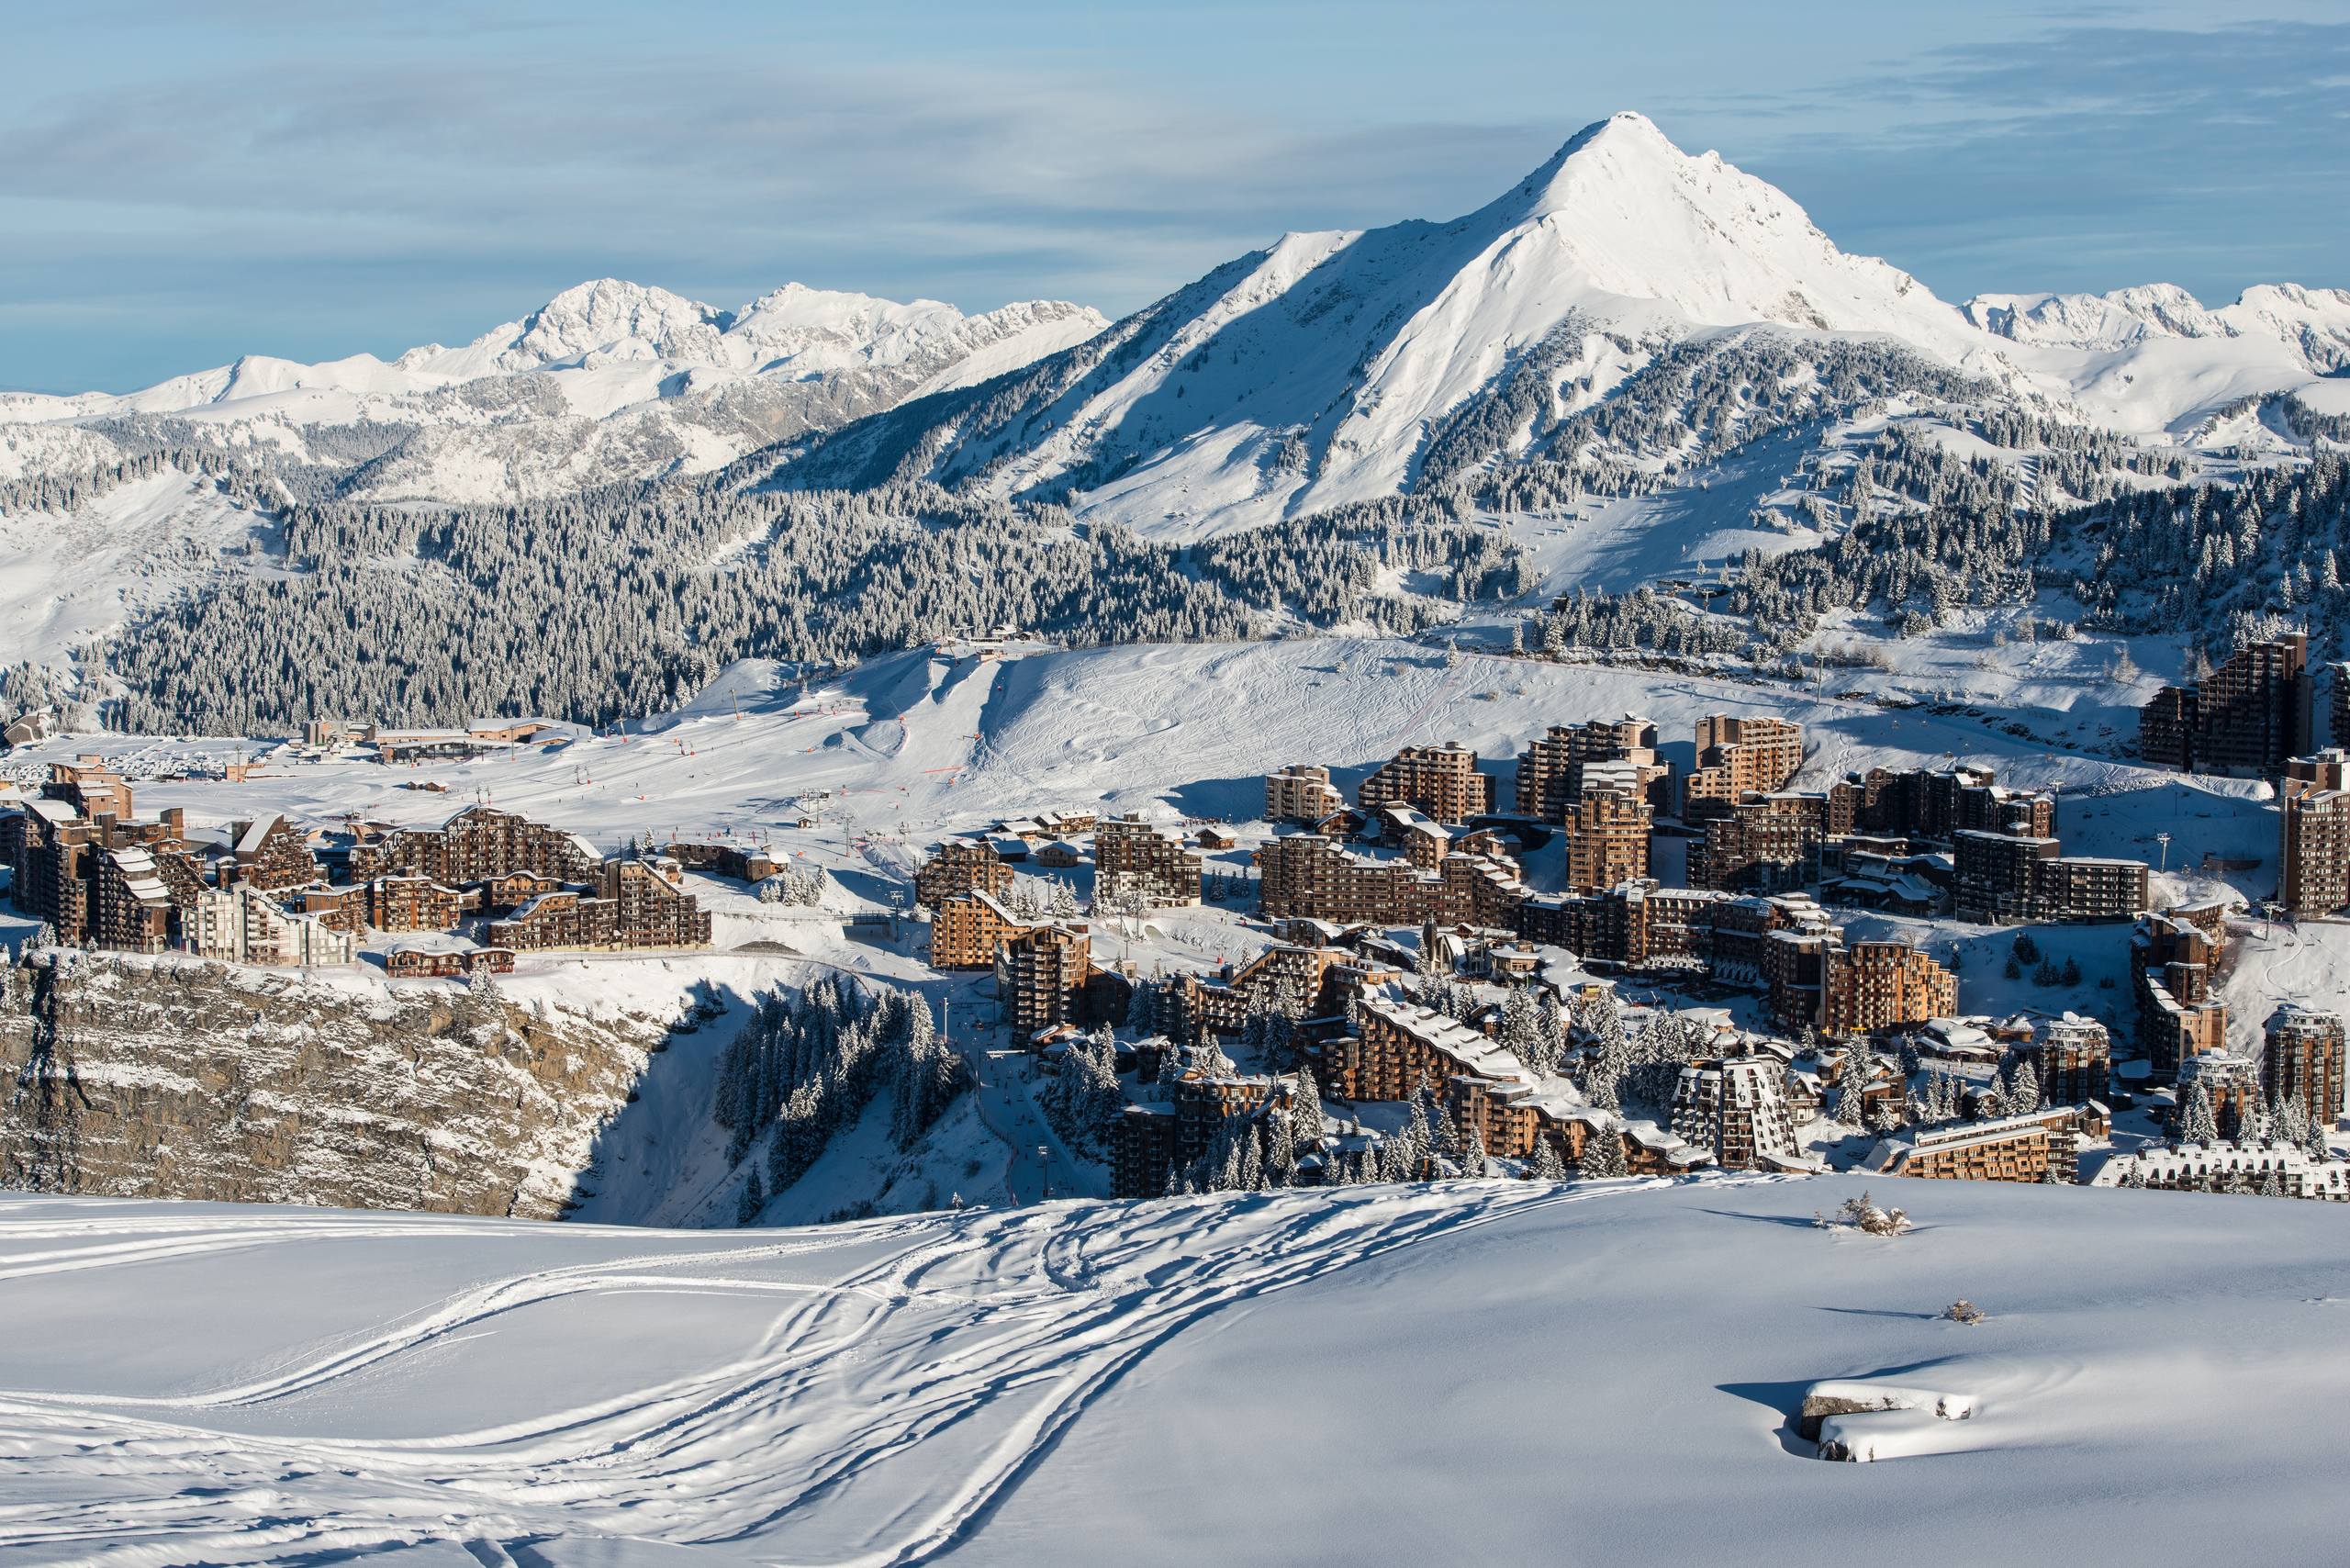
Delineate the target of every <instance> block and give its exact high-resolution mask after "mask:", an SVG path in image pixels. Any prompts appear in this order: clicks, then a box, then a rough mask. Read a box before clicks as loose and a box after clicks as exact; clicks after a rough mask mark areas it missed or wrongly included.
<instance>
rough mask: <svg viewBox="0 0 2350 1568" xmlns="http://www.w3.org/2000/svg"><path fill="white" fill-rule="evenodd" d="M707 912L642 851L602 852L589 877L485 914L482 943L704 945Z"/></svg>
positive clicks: (519, 948) (527, 947)
mask: <svg viewBox="0 0 2350 1568" xmlns="http://www.w3.org/2000/svg"><path fill="white" fill-rule="evenodd" d="M710 933H711V920H710V913H709V912H708V911H707V910H705V909H703V908H702V907H701V902H700V901H699V899H697V898H695V897H694V895H693V894H691V893H688V892H686V891H685V890H682V889H680V888H679V887H678V886H677V884H676V883H675V882H673V881H672V880H671V879H669V878H668V877H666V876H665V875H664V874H663V868H662V867H661V865H660V864H659V863H657V862H655V861H650V860H643V859H626V860H607V861H605V862H604V863H603V864H602V865H601V866H600V867H599V868H598V870H597V873H596V876H595V878H594V879H593V881H592V882H590V883H589V884H588V885H587V886H585V887H567V888H565V889H563V890H560V891H556V892H551V893H543V894H541V895H540V896H539V897H537V898H535V899H532V901H531V902H529V903H527V904H524V905H523V906H522V907H521V908H520V909H518V910H516V911H515V912H514V913H512V914H510V915H509V916H508V917H507V918H505V919H503V920H496V921H492V922H490V924H489V929H488V931H487V933H486V934H485V935H486V940H485V942H484V946H491V947H510V948H512V949H514V950H515V951H516V952H533V951H543V950H545V949H548V948H590V949H602V950H629V949H637V948H660V947H707V946H710Z"/></svg>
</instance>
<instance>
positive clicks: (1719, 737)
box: [1681, 713, 1803, 823]
mask: <svg viewBox="0 0 2350 1568" xmlns="http://www.w3.org/2000/svg"><path fill="white" fill-rule="evenodd" d="M1802 767H1803V726H1801V725H1800V724H1797V723H1796V722H1793V721H1792V720H1787V719H1774V718H1758V717H1751V716H1748V717H1741V716H1738V715H1733V714H1728V713H1716V714H1712V715H1710V716H1708V717H1707V718H1703V719H1700V720H1698V721H1697V766H1696V767H1695V769H1694V770H1693V771H1692V772H1691V773H1690V775H1689V778H1688V780H1687V781H1686V782H1685V783H1684V785H1683V786H1682V790H1681V814H1682V816H1683V818H1684V819H1685V820H1687V821H1689V822H1692V823H1695V822H1700V821H1703V820H1705V819H1707V818H1708V817H1712V816H1718V815H1720V814H1722V813H1724V812H1728V811H1729V808H1730V806H1731V804H1732V803H1734V802H1735V801H1739V800H1741V799H1743V798H1744V797H1745V796H1747V795H1750V794H1762V795H1767V794H1769V793H1771V792H1772V791H1773V790H1781V789H1785V787H1786V783H1787V781H1788V780H1789V779H1791V778H1794V777H1795V776H1796V772H1797V771H1798V770H1800V769H1801V768H1802Z"/></svg>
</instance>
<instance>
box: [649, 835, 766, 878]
mask: <svg viewBox="0 0 2350 1568" xmlns="http://www.w3.org/2000/svg"><path fill="white" fill-rule="evenodd" d="M661 853H662V854H664V855H666V856H667V857H669V858H670V859H672V860H675V861H676V862H677V864H678V865H680V866H683V867H685V868H687V869H688V870H691V871H709V872H714V873H715V874H717V875H718V876H721V877H732V878H733V879H735V880H737V881H743V882H764V881H766V880H767V879H768V878H769V877H772V876H774V875H775V874H776V873H777V872H778V871H780V870H782V869H783V868H784V864H785V863H784V861H782V860H780V859H778V858H777V857H776V856H775V854H774V853H773V852H772V851H770V850H767V849H766V848H763V847H761V846H758V845H745V844H691V843H682V842H679V841H677V840H674V839H673V840H671V841H670V842H669V843H668V844H666V845H664V846H662V849H661Z"/></svg>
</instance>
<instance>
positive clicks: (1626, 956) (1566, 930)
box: [1507, 879, 1732, 969]
mask: <svg viewBox="0 0 2350 1568" xmlns="http://www.w3.org/2000/svg"><path fill="white" fill-rule="evenodd" d="M1731 900H1732V895H1731V894H1729V893H1724V892H1716V891H1713V890H1708V889H1703V888H1668V887H1664V886H1662V884H1660V883H1658V882H1657V881H1655V880H1654V879H1643V880H1640V881H1636V882H1627V883H1624V884H1622V885H1621V886H1618V887H1614V888H1609V889H1607V890H1605V891H1602V892H1596V893H1583V894H1567V895H1561V894H1557V893H1535V894H1532V895H1529V896H1528V897H1527V898H1526V899H1524V900H1522V901H1521V902H1519V903H1518V905H1517V907H1516V910H1514V911H1513V912H1512V913H1511V915H1510V919H1509V921H1508V922H1507V924H1508V925H1509V927H1510V928H1511V929H1512V930H1514V931H1516V933H1517V934H1518V935H1521V936H1524V937H1525V938H1526V939H1527V941H1529V942H1541V943H1546V944H1548V945H1550V946H1556V947H1564V948H1566V949H1567V950H1568V951H1569V952H1571V953H1573V954H1574V955H1575V956H1576V957H1578V958H1582V959H1583V960H1584V961H1585V962H1587V963H1595V964H1615V965H1621V966H1623V967H1625V968H1627V969H1641V968H1644V967H1647V966H1650V965H1659V966H1672V965H1677V966H1684V967H1703V966H1704V965H1705V964H1706V963H1707V961H1708V960H1709V959H1710V958H1711V956H1712V954H1713V951H1714V942H1715V927H1716V922H1717V920H1718V916H1719V914H1720V912H1721V911H1722V909H1723V908H1725V907H1726V906H1727V905H1728V904H1729V902H1731Z"/></svg>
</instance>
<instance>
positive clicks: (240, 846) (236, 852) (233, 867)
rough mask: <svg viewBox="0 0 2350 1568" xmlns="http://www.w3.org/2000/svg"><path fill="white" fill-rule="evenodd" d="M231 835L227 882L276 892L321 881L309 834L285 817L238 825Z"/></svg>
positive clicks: (235, 824) (225, 869) (231, 826)
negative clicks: (230, 881)
mask: <svg viewBox="0 0 2350 1568" xmlns="http://www.w3.org/2000/svg"><path fill="white" fill-rule="evenodd" d="M229 842H230V843H231V845H232V846H234V847H233V848H232V849H231V850H230V852H229V854H230V857H231V858H230V863H229V865H228V866H226V867H224V868H222V869H223V871H224V872H225V873H226V875H225V876H224V878H223V879H224V880H234V881H237V882H240V883H242V884H244V885H246V886H248V887H254V888H259V889H262V890H264V891H274V890H280V889H285V888H301V887H308V885H309V884H310V883H312V882H315V881H317V880H318V879H319V860H318V857H317V856H315V855H313V854H311V853H310V840H309V835H308V834H306V833H304V832H303V831H302V830H301V829H300V828H298V827H296V826H295V825H294V824H293V823H291V822H288V821H287V820H286V819H285V817H283V816H278V815H274V814H273V815H270V816H264V817H256V818H254V819H253V820H252V822H243V823H233V824H231V825H230V827H229Z"/></svg>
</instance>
